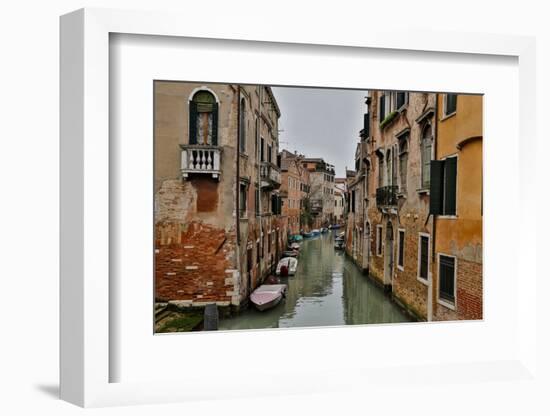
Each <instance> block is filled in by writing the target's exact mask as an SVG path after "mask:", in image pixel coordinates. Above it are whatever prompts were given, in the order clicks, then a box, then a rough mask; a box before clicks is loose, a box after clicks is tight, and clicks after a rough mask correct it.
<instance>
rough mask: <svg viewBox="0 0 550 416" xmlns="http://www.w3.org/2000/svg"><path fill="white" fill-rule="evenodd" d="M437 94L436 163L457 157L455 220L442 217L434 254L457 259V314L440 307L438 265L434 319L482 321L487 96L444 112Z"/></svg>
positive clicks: (460, 101)
mask: <svg viewBox="0 0 550 416" xmlns="http://www.w3.org/2000/svg"><path fill="white" fill-rule="evenodd" d="M443 99H444V94H439V96H438V100H439V109H440V111H439V124H438V142H437V159H444V158H445V157H448V156H457V157H458V161H457V207H456V216H453V217H443V216H438V218H437V220H436V230H437V231H436V241H435V251H436V253H437V254H447V255H451V256H455V257H456V258H457V279H456V305H455V310H452V309H449V308H448V307H446V306H444V305H441V304H439V303H438V291H439V281H438V274H439V270H438V265H437V264H435V263H434V267H433V277H434V279H433V280H434V304H436V305H437V308H436V310H435V311H434V312H435V313H434V319H437V320H443V319H482V318H483V310H482V299H483V275H482V269H483V267H482V263H483V215H482V193H483V188H482V186H483V144H482V135H483V132H482V121H483V113H482V105H483V97H482V96H476V95H459V96H458V98H457V111H456V113H455V114H454V115H452V116H450V117H445V116H444V114H443Z"/></svg>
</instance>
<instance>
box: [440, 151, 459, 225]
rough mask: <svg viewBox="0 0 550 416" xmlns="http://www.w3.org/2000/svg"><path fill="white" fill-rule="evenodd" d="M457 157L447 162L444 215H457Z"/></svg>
mask: <svg viewBox="0 0 550 416" xmlns="http://www.w3.org/2000/svg"><path fill="white" fill-rule="evenodd" d="M456 161H457V158H456V157H451V158H448V159H446V160H445V201H444V204H443V214H444V215H456Z"/></svg>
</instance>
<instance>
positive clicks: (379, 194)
mask: <svg viewBox="0 0 550 416" xmlns="http://www.w3.org/2000/svg"><path fill="white" fill-rule="evenodd" d="M396 205H397V186H383V187H381V188H377V189H376V206H378V207H393V206H396Z"/></svg>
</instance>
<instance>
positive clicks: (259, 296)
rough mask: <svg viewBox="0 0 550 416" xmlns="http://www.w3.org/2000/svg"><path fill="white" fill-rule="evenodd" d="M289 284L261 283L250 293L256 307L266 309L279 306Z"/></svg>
mask: <svg viewBox="0 0 550 416" xmlns="http://www.w3.org/2000/svg"><path fill="white" fill-rule="evenodd" d="M286 289H287V285H284V284H279V285H261V286H260V287H258V288H257V289H256V290H255V291H254V292H252V294H251V295H250V301H251V302H252V303H253V304H254V306H255V307H256V309H258V310H260V311H265V310H266V309H270V308H273V307H274V306H277V305H278V304H279V302H281V300H282V299H283V298H284V297H285V295H286Z"/></svg>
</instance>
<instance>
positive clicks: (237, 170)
mask: <svg viewBox="0 0 550 416" xmlns="http://www.w3.org/2000/svg"><path fill="white" fill-rule="evenodd" d="M240 140H241V86H240V85H237V141H236V142H235V143H236V146H235V154H236V155H237V160H236V190H237V192H236V203H235V206H236V207H237V246H240V244H241V224H240V222H241V207H240V203H241V201H240V195H241V188H240V186H241V172H240V169H241V167H240V146H241V142H240ZM239 266H240V257H239Z"/></svg>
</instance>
